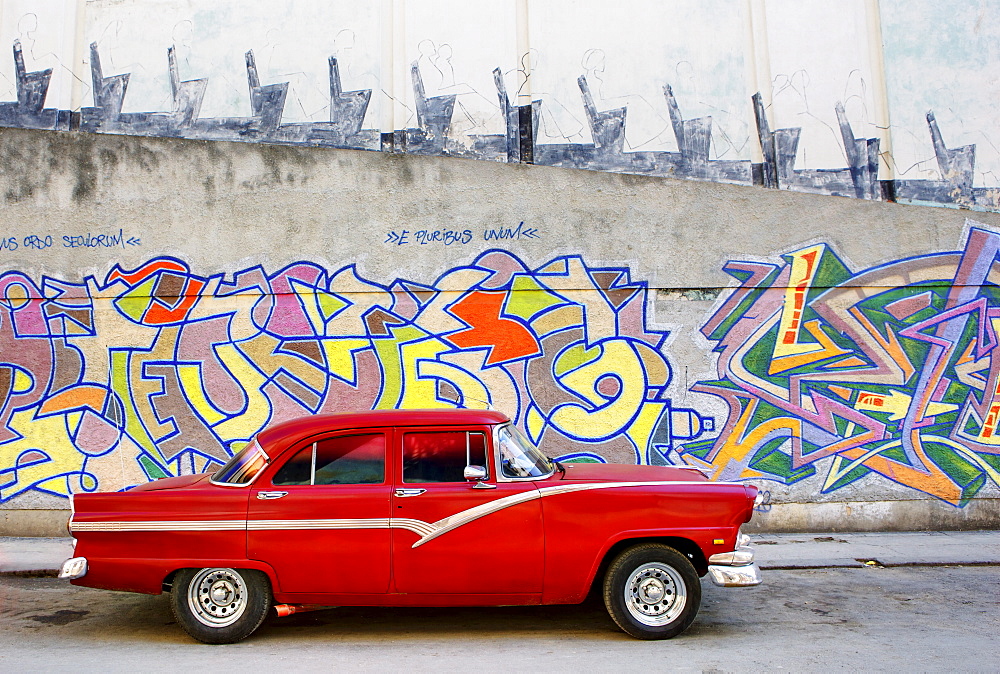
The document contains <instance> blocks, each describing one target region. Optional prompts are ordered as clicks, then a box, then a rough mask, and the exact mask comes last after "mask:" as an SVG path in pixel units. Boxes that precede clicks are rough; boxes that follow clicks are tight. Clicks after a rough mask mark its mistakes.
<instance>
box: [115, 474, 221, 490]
mask: <svg viewBox="0 0 1000 674" xmlns="http://www.w3.org/2000/svg"><path fill="white" fill-rule="evenodd" d="M208 476H209V473H202V474H201V475H181V476H180V477H164V478H160V479H159V480H153V481H152V482H147V483H146V484H140V485H139V486H138V487H133V488H132V489H129V491H160V490H162V489H179V488H181V487H188V486H190V485H192V484H197V483H198V482H201V481H203V480H207V479H208Z"/></svg>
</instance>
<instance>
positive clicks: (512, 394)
mask: <svg viewBox="0 0 1000 674" xmlns="http://www.w3.org/2000/svg"><path fill="white" fill-rule="evenodd" d="M0 167H2V168H0V194H3V195H4V199H5V205H4V207H3V209H2V210H0V242H2V244H0V354H2V356H0V508H2V509H3V510H2V515H3V519H2V520H0V531H2V532H7V533H17V534H25V533H33V532H34V533H39V532H45V531H53V530H56V529H58V527H59V525H60V522H59V520H60V519H62V520H64V519H65V513H64V512H62V511H61V509H64V508H66V507H67V505H68V504H67V498H66V497H67V495H68V494H70V493H72V492H79V491H90V490H94V489H121V488H123V487H127V486H129V485H132V484H136V483H139V482H143V481H146V480H149V479H153V478H156V477H159V476H163V475H177V474H185V473H191V472H198V471H203V470H206V469H210V468H211V467H212V466H215V465H218V464H219V463H220V462H222V461H224V460H225V459H226V458H227V457H228V456H230V455H231V454H232V453H233V452H234V451H236V450H238V449H239V448H240V447H241V446H242V445H243V444H244V443H245V442H246V441H247V440H248V439H249V438H250V437H252V435H253V434H254V433H255V432H256V431H257V430H259V429H260V428H262V427H263V426H264V425H266V424H268V423H272V422H275V421H278V420H282V419H287V418H290V417H294V416H300V415H304V414H310V413H313V412H317V411H335V410H347V409H372V408H378V407H397V406H406V407H427V406H455V405H459V404H468V405H470V406H471V405H475V404H476V403H475V401H476V400H488V401H489V402H490V403H491V404H493V405H494V406H495V407H497V408H499V409H502V410H504V411H506V412H507V413H508V414H510V415H511V416H512V417H514V418H515V419H516V421H517V423H518V425H519V426H520V427H521V428H523V429H524V430H525V431H526V432H527V433H528V434H529V436H530V437H532V438H533V439H534V440H536V441H537V442H538V443H540V445H541V446H542V447H543V448H544V449H545V451H546V452H547V453H548V454H549V455H552V456H561V457H563V458H566V459H573V460H589V461H616V462H628V463H651V464H669V463H674V464H690V465H695V466H699V467H702V468H705V469H707V470H708V471H709V472H710V473H711V475H712V477H713V479H720V480H746V481H749V482H752V483H754V484H758V485H760V486H761V487H762V489H764V490H765V491H766V492H767V497H768V498H767V502H766V503H765V505H764V506H763V508H762V511H763V512H762V513H761V514H760V515H759V517H758V520H757V522H758V525H759V526H762V527H765V528H770V529H772V530H781V529H824V528H828V529H841V530H864V529H907V528H924V527H934V528H948V527H982V526H996V524H997V522H998V513H1000V507H998V503H1000V499H998V488H997V483H998V477H1000V476H998V471H1000V440H998V436H997V433H996V426H997V420H998V415H1000V395H998V394H997V389H998V382H1000V361H998V362H994V360H993V358H994V355H995V354H997V353H1000V352H998V351H997V350H996V348H995V347H996V346H997V344H998V340H997V335H996V322H997V320H998V316H1000V289H998V282H997V278H998V276H997V275H998V274H1000V266H998V262H997V260H998V254H1000V215H994V214H989V213H983V214H977V222H973V221H970V220H967V219H966V217H965V215H966V214H964V213H961V212H959V211H956V210H951V209H940V208H925V207H917V206H903V205H898V204H887V203H877V202H870V201H861V200H855V199H835V198H830V197H826V196H820V195H808V194H798V193H792V192H785V191H771V190H760V189H757V188H754V187H749V186H746V187H744V186H737V185H725V184H717V183H711V182H693V181H678V180H670V179H662V178H652V177H641V176H634V175H627V174H617V173H602V172H591V171H570V170H564V169H558V168H550V167H540V166H528V165H504V164H499V163H490V162H476V161H467V160H461V159H452V158H443V157H416V156H411V155H402V154H391V153H374V152H363V151H350V150H331V149H321V148H299V147H286V146H275V145H266V144H249V143H225V142H207V141H191V140H180V139H159V138H141V137H130V136H121V135H95V134H86V133H76V132H65V133H53V132H47V131H25V130H15V129H5V130H0Z"/></svg>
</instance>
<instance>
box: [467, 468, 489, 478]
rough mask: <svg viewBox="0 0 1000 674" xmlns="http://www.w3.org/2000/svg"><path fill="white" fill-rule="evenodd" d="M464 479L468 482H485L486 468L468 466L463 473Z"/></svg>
mask: <svg viewBox="0 0 1000 674" xmlns="http://www.w3.org/2000/svg"><path fill="white" fill-rule="evenodd" d="M462 477H464V478H465V479H466V480H485V479H486V477H487V473H486V466H466V467H465V470H464V471H462Z"/></svg>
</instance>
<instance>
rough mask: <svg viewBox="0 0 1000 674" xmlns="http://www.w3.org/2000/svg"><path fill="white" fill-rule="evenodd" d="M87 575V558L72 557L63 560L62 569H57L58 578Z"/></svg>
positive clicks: (71, 578)
mask: <svg viewBox="0 0 1000 674" xmlns="http://www.w3.org/2000/svg"><path fill="white" fill-rule="evenodd" d="M86 575H87V558H86V557H73V558H71V559H67V560H66V561H65V562H63V565H62V569H60V570H59V577H60V578H69V579H70V580H73V579H74V578H83V577H84V576H86Z"/></svg>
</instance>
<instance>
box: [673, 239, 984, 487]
mask: <svg viewBox="0 0 1000 674" xmlns="http://www.w3.org/2000/svg"><path fill="white" fill-rule="evenodd" d="M960 243H961V247H960V248H959V249H958V250H954V251H948V252H943V253H933V254H928V255H923V256H919V257H913V258H908V259H901V260H896V261H892V262H889V263H887V264H884V265H881V266H878V267H874V268H871V269H866V270H860V271H855V270H852V269H851V268H850V267H848V266H847V265H846V264H845V263H844V262H843V261H841V260H840V258H838V256H837V255H836V253H835V252H834V251H833V250H831V248H830V247H829V246H827V245H825V244H816V245H811V246H806V247H803V248H800V249H798V250H795V251H792V252H790V253H789V254H787V255H783V256H782V257H781V261H780V262H749V261H732V262H729V263H728V264H727V265H726V266H725V271H726V272H727V273H728V274H730V275H731V276H733V277H734V278H736V279H738V281H739V287H738V288H737V289H736V290H734V291H733V292H732V293H731V294H730V295H729V296H728V297H727V298H726V299H725V302H724V303H723V304H722V305H721V306H720V307H719V309H718V310H717V311H716V312H714V313H713V314H712V315H711V317H709V318H708V320H707V321H706V322H705V324H704V325H703V327H702V328H701V331H702V333H703V334H704V335H705V337H707V338H708V339H709V340H711V342H712V343H713V345H714V350H715V351H716V352H718V354H719V361H718V372H719V378H718V379H717V380H715V381H701V382H698V383H697V384H695V385H694V387H693V390H695V391H699V392H704V393H710V394H712V395H715V396H718V397H720V398H721V399H723V400H724V401H725V402H726V405H727V406H728V409H729V413H728V416H727V418H726V420H725V422H724V423H722V424H720V431H721V433H720V434H719V436H718V437H717V438H716V439H714V440H704V441H697V442H694V443H687V444H685V445H684V450H683V453H682V456H683V457H684V458H686V459H688V460H690V461H691V462H693V463H695V464H696V465H704V466H707V467H710V468H711V469H712V470H713V471H714V473H713V474H714V476H715V477H716V478H717V479H739V480H745V479H752V478H756V479H763V480H768V481H777V482H779V483H784V484H786V485H791V484H794V483H796V482H799V481H807V482H810V483H811V485H812V488H813V489H815V490H816V491H818V492H819V493H828V492H836V491H838V490H840V489H842V488H844V487H845V486H847V485H850V484H852V483H855V482H857V481H859V480H862V479H866V478H868V479H871V478H875V479H878V480H889V481H892V482H895V483H897V484H899V485H902V486H905V487H907V488H909V489H912V490H916V491H920V492H923V493H925V494H929V495H931V496H933V497H936V498H938V499H941V500H943V501H946V502H948V503H951V504H953V505H955V506H964V505H966V504H967V503H968V502H969V500H970V499H971V498H973V497H975V496H976V495H977V494H979V493H980V491H981V490H983V489H984V487H987V486H989V487H987V488H988V489H989V490H991V491H992V490H995V488H996V487H997V485H1000V434H998V433H1000V429H998V424H1000V355H998V351H997V347H998V345H1000V342H998V339H997V328H998V327H1000V285H998V283H1000V258H998V254H1000V233H998V232H997V231H992V230H987V229H983V228H981V227H977V226H975V223H970V227H969V229H968V234H967V236H966V238H965V240H964V241H962V242H960Z"/></svg>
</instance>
